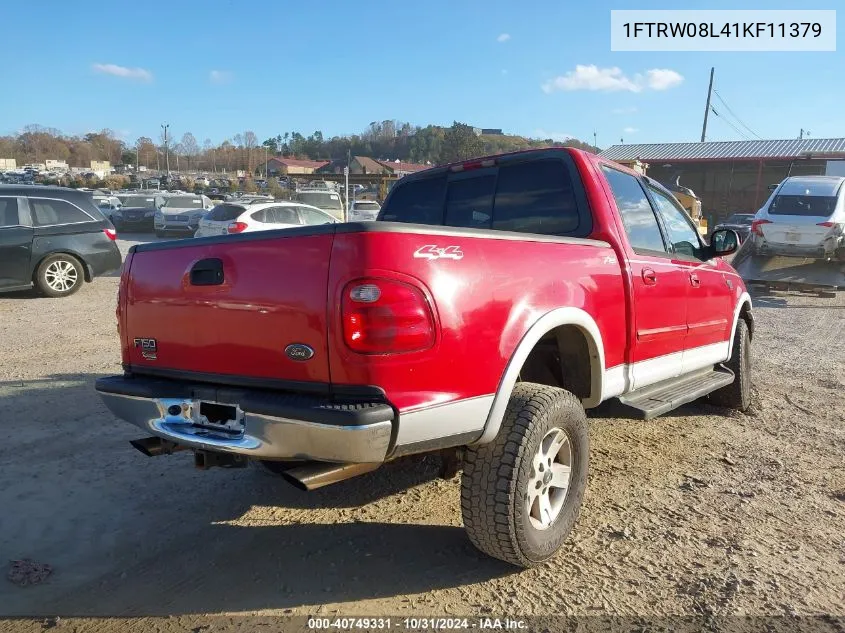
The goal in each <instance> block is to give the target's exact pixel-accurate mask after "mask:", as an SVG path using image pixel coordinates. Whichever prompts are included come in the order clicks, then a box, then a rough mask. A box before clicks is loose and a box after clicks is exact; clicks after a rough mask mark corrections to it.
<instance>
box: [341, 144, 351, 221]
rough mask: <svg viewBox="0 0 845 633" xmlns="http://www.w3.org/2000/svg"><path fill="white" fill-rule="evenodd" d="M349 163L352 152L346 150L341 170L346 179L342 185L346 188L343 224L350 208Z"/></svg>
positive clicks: (347, 218) (346, 219)
mask: <svg viewBox="0 0 845 633" xmlns="http://www.w3.org/2000/svg"><path fill="white" fill-rule="evenodd" d="M351 162H352V150H351V149H348V150H346V167H344V168H343V175H344V176H345V177H346V178H345V180H346V184H345V185H344V186H345V187H346V205H345V206H346V212H345V213H344V214H343V221H344V222H348V221H349V208H350V206H351V205H350V202H349V163H351Z"/></svg>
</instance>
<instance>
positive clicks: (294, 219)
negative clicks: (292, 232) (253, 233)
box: [267, 207, 299, 224]
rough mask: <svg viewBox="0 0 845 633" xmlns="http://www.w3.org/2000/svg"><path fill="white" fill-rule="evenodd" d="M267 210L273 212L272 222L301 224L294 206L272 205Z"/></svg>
mask: <svg viewBox="0 0 845 633" xmlns="http://www.w3.org/2000/svg"><path fill="white" fill-rule="evenodd" d="M267 211H268V212H270V213H272V215H271V217H272V218H273V219H272V222H275V223H276V224H299V216H298V215H296V210H295V209H294V208H293V207H272V208H270V209H267Z"/></svg>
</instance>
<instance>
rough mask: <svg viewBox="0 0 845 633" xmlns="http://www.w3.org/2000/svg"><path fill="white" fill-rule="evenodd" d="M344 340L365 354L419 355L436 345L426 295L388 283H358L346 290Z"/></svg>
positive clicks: (384, 281)
mask: <svg viewBox="0 0 845 633" xmlns="http://www.w3.org/2000/svg"><path fill="white" fill-rule="evenodd" d="M341 318H342V320H343V338H344V340H345V341H346V345H347V346H349V348H350V349H351V350H352V351H355V352H359V353H361V354H398V353H402V352H417V351H421V350H424V349H428V348H429V347H431V346H432V345H434V317H433V315H432V313H431V308H430V307H429V305H428V301H427V300H426V298H425V295H424V294H423V293H422V292H421V291H420V290H419V289H417V288H415V287H414V286H411V285H409V284H406V283H402V282H400V281H393V280H388V279H358V280H356V281H354V282H352V283H350V284H347V286H346V288H344V289H343V300H342V302H341Z"/></svg>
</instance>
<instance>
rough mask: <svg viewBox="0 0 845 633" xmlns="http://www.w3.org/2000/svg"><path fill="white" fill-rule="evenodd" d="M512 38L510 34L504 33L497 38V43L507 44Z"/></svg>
mask: <svg viewBox="0 0 845 633" xmlns="http://www.w3.org/2000/svg"><path fill="white" fill-rule="evenodd" d="M510 38H511V35H510V33H502V34H501V35H500V36H499V37H497V38H496V41H497V42H499V43H500V44H503V43H504V42H507V41H508V40H509V39H510Z"/></svg>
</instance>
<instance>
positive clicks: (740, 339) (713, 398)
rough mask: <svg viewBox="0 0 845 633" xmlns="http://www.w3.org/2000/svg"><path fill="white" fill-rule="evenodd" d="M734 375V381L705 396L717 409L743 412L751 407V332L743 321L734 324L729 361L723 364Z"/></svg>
mask: <svg viewBox="0 0 845 633" xmlns="http://www.w3.org/2000/svg"><path fill="white" fill-rule="evenodd" d="M724 365H725V367H727V368H728V369H730V370H731V371H732V372H733V373H734V376H735V378H734V381H733V382H732V383H731V384H729V385H725V386H724V387H722V388H721V389H717V390H716V391H714V392H713V393H711V394H709V395H708V396H707V400H708V401H709V402H710V403H711V404H714V405H716V406H717V407H727V408H729V409H736V410H737V411H745V410H747V409H748V407H750V406H751V332H750V331H749V330H748V324H747V323H746V322H745V319H742V318H740V319H739V320H738V321H737V322H736V332H735V333H734V340H733V348H732V349H731V359H730V360H729V361H728V362H727V363H724Z"/></svg>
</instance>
